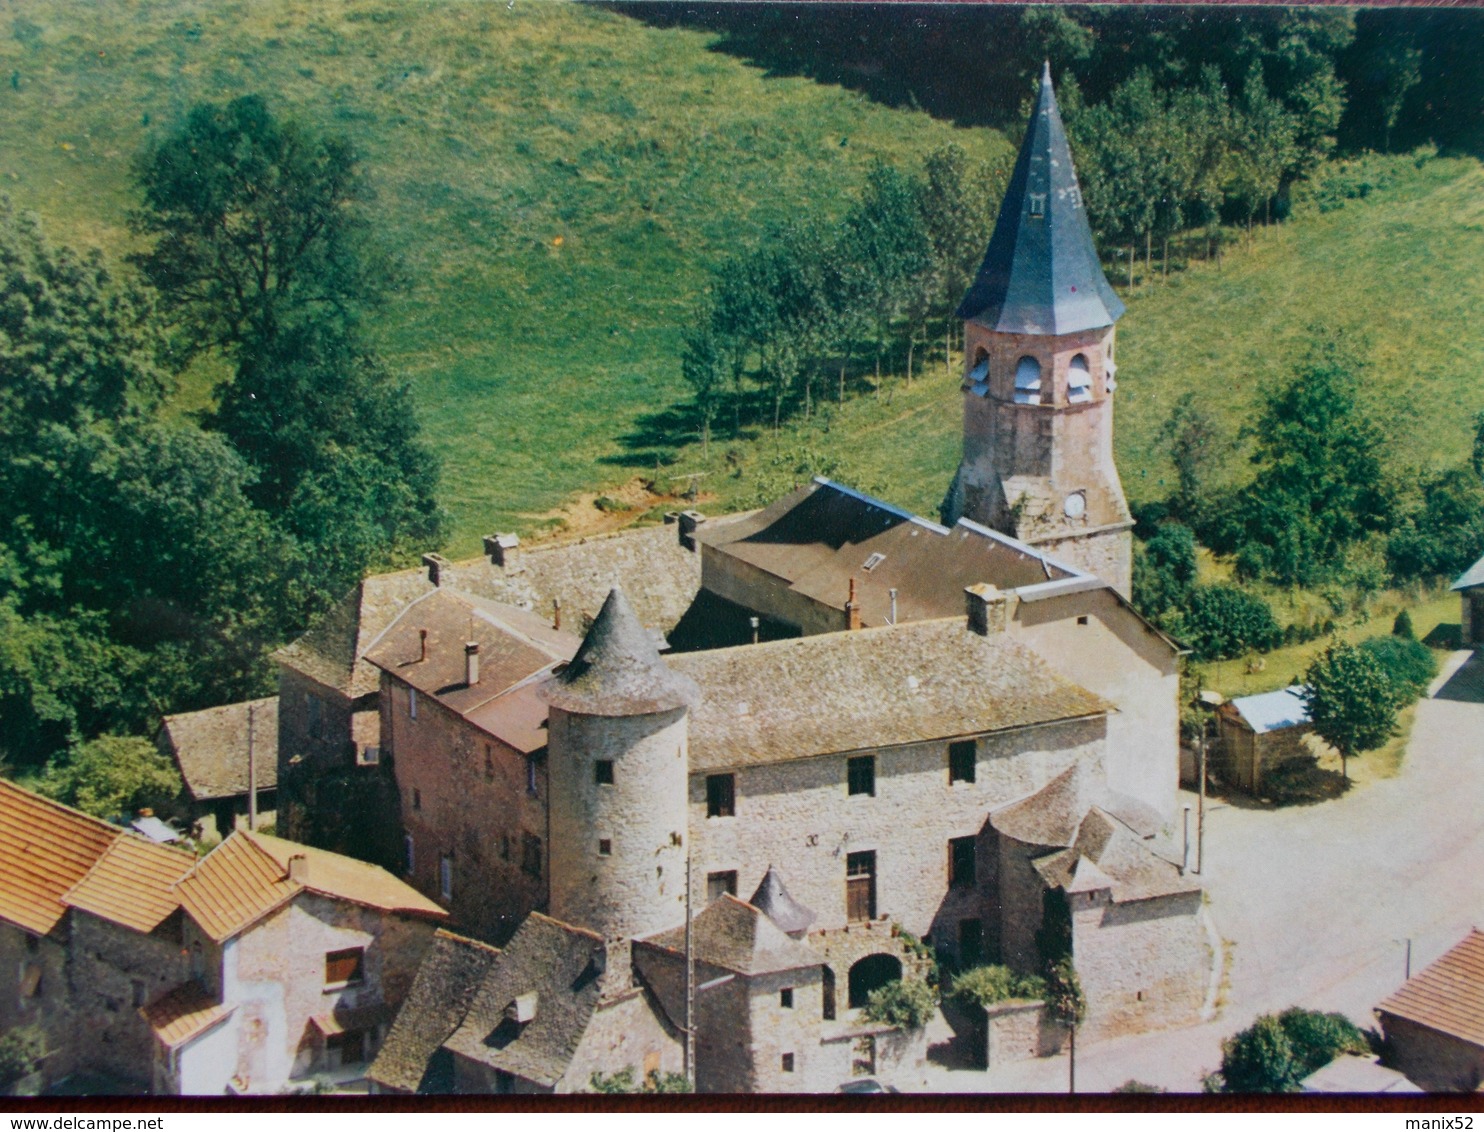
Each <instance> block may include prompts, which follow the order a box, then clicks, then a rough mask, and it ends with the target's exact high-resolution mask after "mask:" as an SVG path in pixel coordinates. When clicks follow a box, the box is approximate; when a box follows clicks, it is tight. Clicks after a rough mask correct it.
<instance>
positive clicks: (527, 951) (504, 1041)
mask: <svg viewBox="0 0 1484 1132" xmlns="http://www.w3.org/2000/svg"><path fill="white" fill-rule="evenodd" d="M604 962H605V953H604V946H603V940H602V938H601V937H599V936H597V935H595V934H593V933H592V932H589V931H585V930H583V929H581V928H574V927H572V926H571V925H570V924H564V923H561V922H560V921H558V920H553V919H551V918H550V917H548V916H543V915H541V914H540V913H539V912H532V913H531V914H530V915H529V916H527V917H526V919H525V921H524V922H523V923H522V924H521V926H520V928H519V929H517V931H516V933H515V935H513V936H512V937H511V938H510V942H509V944H507V945H506V947H505V950H504V951H502V952H501V953H500V956H499V958H498V959H496V960H495V961H494V962H493V963H492V964H490V967H489V969H488V971H487V972H486V973H485V976H484V979H483V981H482V982H481V983H480V986H479V990H478V991H477V992H476V993H475V996H474V1003H473V1005H472V1006H471V1007H470V1009H469V1012H468V1014H467V1015H465V1017H464V1020H463V1022H462V1024H461V1025H460V1026H459V1027H458V1029H457V1030H455V1031H454V1034H453V1036H452V1037H450V1038H449V1039H448V1041H447V1042H445V1043H444V1046H445V1048H447V1049H449V1050H452V1051H453V1052H454V1053H456V1054H458V1055H460V1056H462V1057H467V1058H469V1059H471V1060H473V1061H476V1062H479V1063H481V1064H483V1065H487V1066H489V1067H490V1068H492V1069H498V1070H501V1071H502V1072H505V1073H510V1074H513V1075H515V1076H517V1077H521V1078H523V1079H525V1080H527V1081H533V1082H535V1083H536V1084H538V1085H543V1086H546V1087H548V1088H549V1087H551V1086H553V1085H555V1084H556V1083H557V1082H558V1081H560V1080H561V1079H562V1077H563V1076H564V1075H565V1074H566V1072H567V1068H568V1066H569V1065H570V1064H571V1062H572V1057H573V1055H574V1054H575V1053H576V1052H577V1047H578V1045H579V1043H580V1042H581V1041H582V1036H583V1034H584V1033H586V1032H587V1027H588V1023H589V1022H590V1021H591V1019H592V1016H593V1011H594V1010H595V1009H596V1008H597V1005H598V999H599V994H600V990H601V984H602V978H601V975H602V968H603V965H604ZM530 994H534V995H535V996H536V1016H535V1017H534V1018H533V1019H531V1020H530V1021H529V1022H525V1023H520V1022H516V1021H513V1020H511V1019H509V1018H507V1017H506V1008H507V1007H508V1006H510V1005H511V1004H512V1003H513V1002H514V1001H515V999H516V998H517V997H520V996H523V995H530ZM585 1083H586V1082H584V1084H585Z"/></svg>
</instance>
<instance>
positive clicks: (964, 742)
mask: <svg viewBox="0 0 1484 1132" xmlns="http://www.w3.org/2000/svg"><path fill="white" fill-rule="evenodd" d="M974 757H975V743H974V740H972V739H961V740H959V741H958V742H957V743H949V744H948V784H949V785H950V786H952V785H953V784H954V783H955V782H973V781H974Z"/></svg>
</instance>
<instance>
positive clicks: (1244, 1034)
mask: <svg viewBox="0 0 1484 1132" xmlns="http://www.w3.org/2000/svg"><path fill="white" fill-rule="evenodd" d="M1368 1049H1369V1045H1368V1043H1367V1041H1366V1038H1365V1035H1364V1034H1363V1033H1362V1032H1361V1031H1360V1030H1359V1029H1357V1028H1356V1026H1355V1025H1354V1023H1352V1022H1351V1021H1350V1020H1349V1019H1348V1018H1346V1017H1345V1016H1344V1015H1343V1014H1322V1013H1320V1012H1318V1011H1314V1010H1301V1009H1299V1008H1298V1007H1292V1008H1290V1009H1288V1010H1285V1011H1284V1012H1283V1013H1282V1014H1278V1015H1273V1014H1264V1015H1263V1016H1262V1017H1261V1018H1259V1019H1258V1020H1257V1021H1256V1022H1254V1023H1253V1024H1252V1025H1251V1026H1249V1027H1248V1028H1247V1029H1245V1030H1243V1031H1241V1032H1240V1033H1238V1034H1235V1035H1233V1036H1232V1037H1230V1038H1227V1039H1226V1040H1225V1041H1224V1042H1222V1044H1221V1050H1222V1057H1221V1073H1220V1075H1219V1076H1220V1079H1221V1085H1220V1088H1221V1091H1222V1092H1225V1093H1296V1092H1298V1091H1299V1083H1300V1082H1301V1081H1302V1080H1303V1079H1304V1078H1305V1077H1307V1076H1308V1075H1309V1074H1310V1073H1313V1072H1314V1071H1315V1070H1317V1069H1320V1068H1322V1067H1324V1066H1326V1065H1328V1064H1329V1063H1330V1062H1331V1061H1333V1060H1334V1059H1335V1058H1336V1057H1338V1056H1340V1055H1341V1054H1344V1053H1366V1052H1367V1051H1368Z"/></svg>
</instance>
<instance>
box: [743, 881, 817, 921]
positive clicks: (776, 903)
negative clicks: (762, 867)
mask: <svg viewBox="0 0 1484 1132" xmlns="http://www.w3.org/2000/svg"><path fill="white" fill-rule="evenodd" d="M747 903H749V904H751V905H752V906H753V907H754V908H756V909H757V910H758V911H759V912H761V913H762V914H763V915H765V916H767V917H768V919H770V920H772V921H773V922H774V923H775V924H777V925H778V926H779V928H781V929H782V930H783V933H784V934H785V935H801V934H803V933H804V932H806V931H808V930H809V925H810V924H812V923H814V918H815V917H814V913H813V912H811V911H810V910H809V909H808V908H805V907H804V906H803V905H802V904H800V903H799V902H798V901H797V900H795V899H794V898H793V897H792V896H790V895H789V894H788V889H787V888H785V887H784V886H783V878H782V877H781V876H779V875H778V870H777V869H775V868H774V867H773V866H772V865H769V866H768V871H767V872H766V873H765V874H764V875H763V882H762V883H761V884H760V885H758V886H757V891H756V892H754V893H753V894H752V899H751V900H749V901H748V902H747Z"/></svg>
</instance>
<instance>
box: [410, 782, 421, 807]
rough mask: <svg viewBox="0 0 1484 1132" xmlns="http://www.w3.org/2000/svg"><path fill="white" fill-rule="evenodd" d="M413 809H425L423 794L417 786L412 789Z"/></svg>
mask: <svg viewBox="0 0 1484 1132" xmlns="http://www.w3.org/2000/svg"><path fill="white" fill-rule="evenodd" d="M412 808H413V809H414V810H420V809H422V808H423V792H422V791H421V790H419V789H417V787H415V786H414V787H413V789H412Z"/></svg>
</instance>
